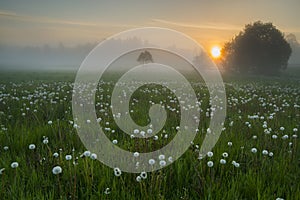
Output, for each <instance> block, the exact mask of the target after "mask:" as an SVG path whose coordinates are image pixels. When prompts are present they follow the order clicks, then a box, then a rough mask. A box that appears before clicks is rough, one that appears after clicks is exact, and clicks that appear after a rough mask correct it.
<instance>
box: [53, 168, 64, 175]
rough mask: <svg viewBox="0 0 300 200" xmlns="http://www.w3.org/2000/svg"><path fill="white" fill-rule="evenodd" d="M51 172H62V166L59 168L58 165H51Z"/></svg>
mask: <svg viewBox="0 0 300 200" xmlns="http://www.w3.org/2000/svg"><path fill="white" fill-rule="evenodd" d="M52 173H53V174H54V175H57V174H60V173H62V168H61V167H60V166H55V167H53V169H52Z"/></svg>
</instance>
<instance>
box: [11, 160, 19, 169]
mask: <svg viewBox="0 0 300 200" xmlns="http://www.w3.org/2000/svg"><path fill="white" fill-rule="evenodd" d="M10 166H11V168H13V169H15V168H17V167H19V163H18V162H12V163H11V165H10Z"/></svg>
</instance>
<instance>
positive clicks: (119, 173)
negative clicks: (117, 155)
mask: <svg viewBox="0 0 300 200" xmlns="http://www.w3.org/2000/svg"><path fill="white" fill-rule="evenodd" d="M114 173H115V176H121V174H122V171H121V170H120V169H119V168H118V167H116V168H114Z"/></svg>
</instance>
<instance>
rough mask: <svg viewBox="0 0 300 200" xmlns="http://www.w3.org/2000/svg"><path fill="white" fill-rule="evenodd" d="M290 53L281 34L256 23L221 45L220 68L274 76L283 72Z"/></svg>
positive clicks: (270, 24) (272, 27) (272, 28)
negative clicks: (221, 65)
mask: <svg viewBox="0 0 300 200" xmlns="http://www.w3.org/2000/svg"><path fill="white" fill-rule="evenodd" d="M291 53H292V50H291V47H290V45H289V43H288V42H287V41H286V40H285V38H284V35H283V33H281V32H280V31H279V30H278V29H277V28H276V27H275V26H274V25H273V24H272V23H262V22H260V21H257V22H254V23H253V24H248V25H246V26H245V28H244V31H241V32H240V33H239V34H238V35H237V36H235V37H234V38H233V39H232V41H230V42H227V43H226V44H225V45H224V47H223V49H222V55H223V61H222V64H223V66H224V67H225V68H227V69H231V70H235V71H238V72H252V73H259V74H265V75H270V74H277V73H279V72H280V70H281V69H286V67H287V64H288V60H289V57H290V55H291Z"/></svg>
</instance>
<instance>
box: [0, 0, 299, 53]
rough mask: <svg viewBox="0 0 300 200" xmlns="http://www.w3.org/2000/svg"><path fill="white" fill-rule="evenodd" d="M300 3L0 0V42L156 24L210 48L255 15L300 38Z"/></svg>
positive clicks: (69, 42)
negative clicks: (183, 34)
mask: <svg viewBox="0 0 300 200" xmlns="http://www.w3.org/2000/svg"><path fill="white" fill-rule="evenodd" d="M299 8H300V1H299V0H285V1H284V0H249V1H248V0H245V1H240V0H223V1H220V0H210V1H209V0H194V1H193V0H185V1H183V0H170V1H167V0H166V1H161V0H146V1H143V0H122V1H112V0H111V1H102V0H98V1H97V0H51V1H41V0H27V1H24V0H0V24H1V26H0V44H2V45H3V44H4V45H8V46H42V45H44V44H49V45H57V44H58V43H63V44H64V45H66V46H74V45H78V44H85V43H94V42H99V41H101V40H102V39H104V38H107V37H109V36H112V35H113V34H117V33H119V32H120V31H125V30H127V29H131V28H137V27H145V26H155V27H165V28H171V29H174V30H177V31H180V32H182V33H185V34H187V35H188V36H191V37H192V38H194V39H195V40H196V41H197V42H198V43H200V44H201V45H203V46H204V47H205V48H206V49H208V48H211V47H212V46H214V45H219V46H222V45H223V44H224V42H226V41H229V40H230V39H231V38H232V37H233V36H234V35H235V34H238V33H239V31H241V30H242V29H243V27H244V25H245V24H248V23H251V22H254V21H257V20H261V21H263V22H272V23H273V24H274V25H275V26H276V27H277V28H279V29H280V30H281V31H283V32H284V33H286V34H287V33H293V34H295V35H296V37H297V38H300V20H299V19H300V12H299Z"/></svg>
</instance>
